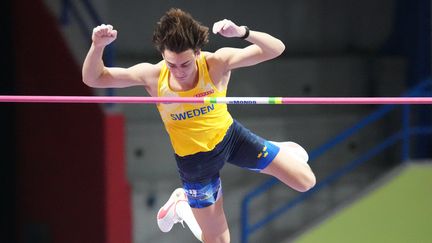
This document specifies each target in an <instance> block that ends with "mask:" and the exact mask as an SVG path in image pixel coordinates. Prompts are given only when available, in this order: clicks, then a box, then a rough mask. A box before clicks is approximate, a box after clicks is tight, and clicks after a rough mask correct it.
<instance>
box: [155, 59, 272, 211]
mask: <svg viewBox="0 0 432 243" xmlns="http://www.w3.org/2000/svg"><path fill="white" fill-rule="evenodd" d="M197 67H198V82H197V84H196V86H195V87H194V88H192V89H191V90H187V91H181V92H178V91H173V90H172V89H171V88H170V85H169V76H170V71H169V69H168V67H167V66H166V64H163V65H162V69H161V72H160V75H159V80H158V96H162V97H204V96H206V97H225V96H226V90H218V89H217V88H216V87H215V85H214V84H213V81H212V80H211V77H210V75H209V72H208V67H207V63H206V59H205V55H203V54H201V55H200V56H199V58H197ZM157 107H158V110H159V113H160V115H161V117H162V120H163V122H164V124H165V129H166V130H167V132H168V134H169V137H170V140H171V144H172V146H173V148H174V152H175V159H176V162H177V166H178V171H179V173H180V177H181V180H182V183H183V188H184V189H185V192H186V194H187V196H188V201H189V204H190V206H191V207H193V208H203V207H207V206H210V205H212V204H214V203H215V202H216V200H217V199H218V198H219V196H220V195H221V193H222V191H221V181H220V176H219V171H220V170H221V169H222V167H223V165H224V164H225V162H228V163H232V164H234V165H237V166H240V167H243V168H247V169H250V170H254V171H260V170H262V169H264V168H265V167H266V166H267V165H269V164H270V163H271V162H272V161H273V159H274V157H276V155H277V153H278V152H279V147H277V146H276V145H274V144H272V143H270V142H268V141H267V140H265V139H263V138H261V137H259V136H257V135H255V134H253V133H252V132H250V131H249V130H248V129H246V128H245V127H243V126H242V125H241V124H240V123H239V122H237V121H236V120H233V118H232V117H231V115H230V113H229V112H228V109H227V105H226V104H210V105H209V104H185V103H170V104H158V106H157Z"/></svg>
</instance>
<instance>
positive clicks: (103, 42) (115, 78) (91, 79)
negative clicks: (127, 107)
mask: <svg viewBox="0 0 432 243" xmlns="http://www.w3.org/2000/svg"><path fill="white" fill-rule="evenodd" d="M116 38H117V31H116V30H114V29H113V27H112V26H111V25H100V26H97V27H96V28H94V29H93V34H92V41H93V42H92V45H91V47H90V50H89V52H88V53H87V56H86V58H85V60H84V64H83V68H82V77H83V82H84V83H85V84H87V85H88V86H90V87H94V88H123V87H130V86H136V85H143V86H146V88H147V90H148V88H150V89H151V86H153V83H155V82H157V77H158V75H159V70H160V65H158V64H156V65H154V64H150V63H140V64H137V65H135V66H132V67H130V68H119V67H105V65H104V63H103V60H102V56H103V51H104V49H105V47H106V46H107V45H109V44H110V43H111V42H113V41H114V40H115V39H116Z"/></svg>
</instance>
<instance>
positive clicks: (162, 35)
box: [153, 8, 209, 53]
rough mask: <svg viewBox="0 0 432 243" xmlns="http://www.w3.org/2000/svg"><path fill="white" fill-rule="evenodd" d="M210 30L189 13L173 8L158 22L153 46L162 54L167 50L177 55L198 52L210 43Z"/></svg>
mask: <svg viewBox="0 0 432 243" xmlns="http://www.w3.org/2000/svg"><path fill="white" fill-rule="evenodd" d="M208 30H209V29H208V27H206V26H203V25H202V24H201V23H200V22H198V21H196V20H195V19H194V18H193V17H192V16H191V15H190V14H189V13H187V12H185V11H183V10H181V9H175V8H172V9H170V10H168V11H167V12H166V13H165V15H163V16H162V17H161V18H160V20H159V22H157V24H156V27H155V30H154V32H153V44H154V45H155V47H156V49H157V50H158V51H159V52H161V53H162V52H163V51H164V50H166V49H167V50H170V51H173V52H176V53H180V52H183V51H186V50H188V49H192V50H193V51H198V50H200V49H201V48H202V47H203V46H204V45H205V44H207V42H208V35H209V34H208Z"/></svg>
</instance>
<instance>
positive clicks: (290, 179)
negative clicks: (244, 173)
mask: <svg viewBox="0 0 432 243" xmlns="http://www.w3.org/2000/svg"><path fill="white" fill-rule="evenodd" d="M277 145H278V146H280V151H279V153H278V154H277V155H276V157H275V158H274V159H273V161H272V162H271V163H270V164H269V165H268V166H267V167H266V168H264V169H263V170H262V171H261V172H262V173H265V174H269V175H272V176H274V177H276V178H278V179H279V180H281V181H282V182H284V183H285V184H286V185H288V186H290V187H292V188H293V189H295V190H298V191H307V190H309V189H310V188H311V187H312V186H313V185H314V184H315V176H314V174H313V172H312V170H311V168H310V167H309V165H308V164H307V163H306V161H305V160H304V159H303V158H302V157H301V156H299V155H298V154H296V153H295V151H293V150H292V148H291V145H292V144H289V143H277Z"/></svg>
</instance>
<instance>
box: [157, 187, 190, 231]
mask: <svg viewBox="0 0 432 243" xmlns="http://www.w3.org/2000/svg"><path fill="white" fill-rule="evenodd" d="M179 202H185V203H188V202H187V197H186V194H185V192H184V190H183V188H177V189H175V190H174V192H173V193H172V194H171V196H170V198H169V199H168V201H167V202H166V203H165V205H163V207H161V208H160V209H159V212H158V214H157V217H156V218H157V223H158V226H159V229H160V230H161V231H162V232H165V233H166V232H169V231H170V230H171V229H172V227H173V225H174V224H176V223H181V224H182V225H183V218H182V217H181V216H179V214H178V213H177V204H178V203H179ZM183 227H184V226H183Z"/></svg>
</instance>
